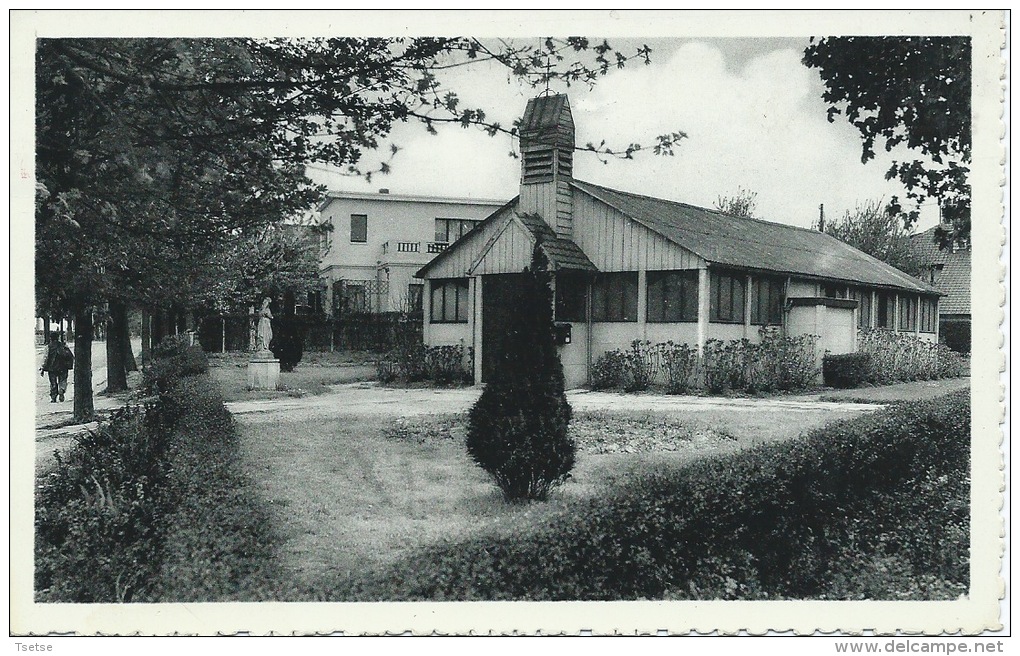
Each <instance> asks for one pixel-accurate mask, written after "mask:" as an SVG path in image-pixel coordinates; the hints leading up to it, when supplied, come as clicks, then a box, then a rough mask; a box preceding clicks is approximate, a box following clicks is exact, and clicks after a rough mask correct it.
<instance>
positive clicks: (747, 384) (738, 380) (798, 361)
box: [703, 326, 818, 394]
mask: <svg viewBox="0 0 1020 656" xmlns="http://www.w3.org/2000/svg"><path fill="white" fill-rule="evenodd" d="M759 334H760V336H761V340H760V341H759V343H757V344H754V343H752V342H751V341H750V340H748V339H740V340H732V341H730V342H722V341H719V340H715V339H710V340H708V341H707V342H706V343H705V348H704V350H703V369H704V372H705V374H704V376H705V387H706V389H708V391H710V392H713V393H715V394H718V393H721V392H727V391H742V392H752V393H754V392H774V391H793V390H801V389H806V388H808V387H810V386H811V385H812V384H813V383H814V381H815V377H816V376H817V374H818V368H817V365H816V364H815V345H816V343H817V341H818V338H817V337H816V336H814V335H800V336H797V337H788V336H786V335H783V333H782V331H781V330H780V329H778V328H775V327H768V326H763V327H762V328H761V330H760V332H759Z"/></svg>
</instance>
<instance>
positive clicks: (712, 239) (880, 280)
mask: <svg viewBox="0 0 1020 656" xmlns="http://www.w3.org/2000/svg"><path fill="white" fill-rule="evenodd" d="M573 185H574V187H575V188H577V189H580V190H581V191H583V192H584V193H586V194H588V195H590V196H593V197H595V198H597V199H598V200H600V201H602V202H604V203H606V204H607V205H610V206H611V207H613V208H615V209H617V210H618V211H620V212H622V213H623V214H625V215H627V216H629V217H630V218H632V219H633V220H635V221H637V222H638V223H640V224H642V225H644V226H645V227H646V228H648V229H649V230H652V231H653V232H656V233H658V234H660V235H662V236H663V237H665V238H666V239H669V240H670V241H672V242H673V243H675V244H678V245H680V246H683V247H684V248H686V249H688V250H690V251H692V252H693V253H695V254H697V255H698V256H700V257H701V258H703V259H705V260H707V261H708V262H710V263H714V264H721V265H724V266H730V267H735V268H741V269H756V270H763V271H774V272H777V273H785V274H799V275H805V276H812V277H818V278H828V279H833V280H841V281H851V282H857V283H861V284H865V285H869V286H876V287H894V288H898V289H908V290H911V291H918V292H927V293H934V292H935V291H936V290H935V289H934V288H933V287H931V286H930V285H928V284H926V283H924V282H923V281H921V280H918V279H917V278H914V277H913V276H910V275H907V274H906V273H903V272H902V271H900V270H899V269H896V268H895V267H892V266H890V265H888V264H886V263H885V262H882V261H881V260H878V259H875V258H874V257H871V256H870V255H867V254H865V253H862V252H861V251H859V250H857V249H856V248H854V247H852V246H850V245H849V244H846V243H844V242H842V241H840V240H838V239H836V238H835V237H832V236H831V235H827V234H825V233H822V232H818V231H817V230H808V229H807V228H798V227H795V226H790V225H785V224H782V223H772V222H770V221H761V220H758V219H747V218H743V217H736V216H732V215H729V214H724V213H723V212H719V211H717V210H709V209H705V208H702V207H696V206H694V205H687V204H686V203H679V202H675V201H668V200H662V199H659V198H652V197H650V196H641V195H638V194H632V193H628V192H623V191H617V190H614V189H608V188H606V187H601V186H599V185H594V184H591V183H587V182H582V181H580V180H574V182H573Z"/></svg>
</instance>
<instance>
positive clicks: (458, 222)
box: [351, 214, 481, 244]
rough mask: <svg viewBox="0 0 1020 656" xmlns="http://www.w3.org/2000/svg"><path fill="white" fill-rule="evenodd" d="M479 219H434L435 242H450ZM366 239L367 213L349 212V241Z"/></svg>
mask: <svg viewBox="0 0 1020 656" xmlns="http://www.w3.org/2000/svg"><path fill="white" fill-rule="evenodd" d="M479 223H481V221H478V220H475V219H436V242H437V243H440V244H452V243H453V242H455V241H457V240H458V239H460V238H461V237H462V236H464V235H466V234H467V233H469V232H471V231H472V230H474V229H475V227H476V226H477V225H478V224H479ZM367 241H368V215H367V214H351V243H352V244H364V243H365V242H367Z"/></svg>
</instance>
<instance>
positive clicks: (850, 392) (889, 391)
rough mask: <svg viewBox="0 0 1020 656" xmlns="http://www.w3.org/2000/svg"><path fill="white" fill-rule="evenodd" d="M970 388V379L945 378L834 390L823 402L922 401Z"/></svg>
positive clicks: (823, 395)
mask: <svg viewBox="0 0 1020 656" xmlns="http://www.w3.org/2000/svg"><path fill="white" fill-rule="evenodd" d="M968 387H970V377H965V378H943V379H942V380H918V381H914V382H912V383H897V384H895V385H882V386H881V387H858V388H855V389H847V390H834V391H830V392H826V393H824V394H822V396H821V400H822V401H842V402H845V403H896V402H898V401H922V400H925V399H933V398H935V397H937V396H942V395H943V394H948V393H950V392H955V391H956V390H960V389H965V388H968Z"/></svg>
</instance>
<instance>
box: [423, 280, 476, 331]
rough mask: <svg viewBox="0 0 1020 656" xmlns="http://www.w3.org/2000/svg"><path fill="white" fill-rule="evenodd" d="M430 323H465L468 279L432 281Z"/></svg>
mask: <svg viewBox="0 0 1020 656" xmlns="http://www.w3.org/2000/svg"><path fill="white" fill-rule="evenodd" d="M430 317H431V321H432V323H467V320H468V279H467V278H450V279H446V280H442V279H439V280H433V281H432V307H431V312H430Z"/></svg>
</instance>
